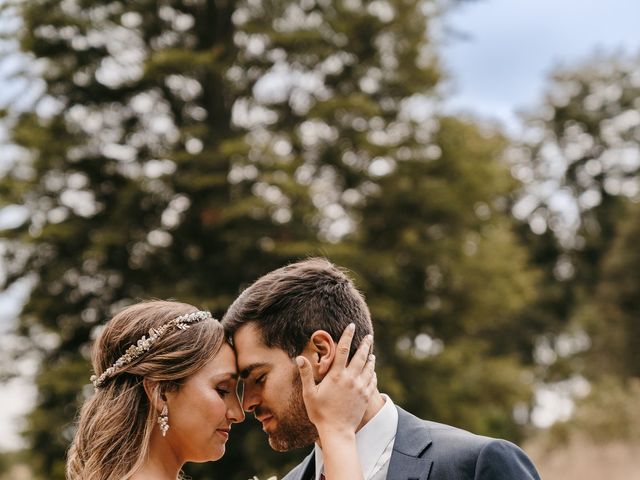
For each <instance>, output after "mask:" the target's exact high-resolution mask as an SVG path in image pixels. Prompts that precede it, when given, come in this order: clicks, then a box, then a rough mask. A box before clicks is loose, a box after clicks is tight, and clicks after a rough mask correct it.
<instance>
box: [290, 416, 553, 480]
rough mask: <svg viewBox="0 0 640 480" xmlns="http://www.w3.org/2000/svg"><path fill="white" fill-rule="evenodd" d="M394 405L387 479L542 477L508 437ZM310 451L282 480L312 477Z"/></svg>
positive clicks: (523, 479) (311, 479)
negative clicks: (493, 435)
mask: <svg viewBox="0 0 640 480" xmlns="http://www.w3.org/2000/svg"><path fill="white" fill-rule="evenodd" d="M396 408H398V431H397V433H396V440H395V443H394V445H393V453H392V454H391V460H390V463H389V471H388V473H387V480H427V479H428V480H540V476H539V475H538V472H537V471H536V468H535V467H534V465H533V463H532V462H531V460H529V457H527V455H526V454H525V453H524V452H523V451H522V450H521V449H520V448H518V447H517V446H516V445H514V444H513V443H511V442H508V441H506V440H499V439H495V438H489V437H483V436H480V435H474V434H473V433H469V432H467V431H464V430H460V429H459V428H455V427H451V426H449V425H443V424H441V423H436V422H429V421H426V420H421V419H419V418H418V417H415V416H414V415H411V414H410V413H408V412H406V411H404V410H403V409H401V408H399V407H396ZM314 475H315V459H314V455H313V452H312V453H311V454H310V455H309V456H307V457H306V458H305V459H304V460H303V461H302V463H300V464H299V465H298V466H297V467H295V468H294V469H293V470H291V472H289V474H288V475H286V476H285V477H284V478H283V479H282V480H314V478H315V477H314Z"/></svg>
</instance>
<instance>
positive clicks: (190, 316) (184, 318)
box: [89, 310, 213, 388]
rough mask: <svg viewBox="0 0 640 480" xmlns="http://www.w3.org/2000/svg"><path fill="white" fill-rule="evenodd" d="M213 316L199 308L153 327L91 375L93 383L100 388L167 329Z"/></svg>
mask: <svg viewBox="0 0 640 480" xmlns="http://www.w3.org/2000/svg"><path fill="white" fill-rule="evenodd" d="M207 318H213V317H211V313H210V312H206V311H204V310H199V311H197V312H191V313H187V314H185V315H181V316H179V317H178V318H174V319H173V320H171V321H169V322H167V323H165V324H164V325H161V326H159V327H157V328H155V327H154V328H151V329H150V330H149V336H148V337H147V336H146V335H143V336H142V338H141V339H140V340H138V341H137V342H136V343H135V344H134V345H131V346H130V347H129V348H127V351H126V352H124V355H122V356H121V357H120V358H118V359H117V360H116V361H115V363H114V364H113V365H111V366H110V367H109V368H107V369H106V370H105V371H104V372H103V373H102V374H101V375H100V376H97V375H91V378H90V379H89V380H91V383H93V386H94V387H95V388H100V387H101V386H102V385H103V384H104V382H105V381H106V380H107V379H108V378H109V377H111V376H112V375H114V374H115V373H116V372H117V371H118V370H119V369H121V368H122V367H124V366H125V365H128V364H129V363H131V362H133V361H134V360H136V359H137V358H138V357H140V356H141V355H142V354H143V353H145V352H147V351H149V349H150V348H151V347H152V346H153V344H154V342H155V341H156V340H157V339H158V338H160V337H161V336H162V335H164V334H165V333H166V332H167V330H169V329H170V328H173V327H175V328H177V329H179V330H186V329H187V328H189V327H190V326H191V324H193V323H197V322H200V321H202V320H206V319H207Z"/></svg>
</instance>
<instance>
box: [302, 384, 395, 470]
mask: <svg viewBox="0 0 640 480" xmlns="http://www.w3.org/2000/svg"><path fill="white" fill-rule="evenodd" d="M382 397H383V398H384V400H385V402H384V405H383V406H382V408H381V409H380V410H379V411H378V413H376V414H375V415H374V417H373V418H372V419H371V420H369V421H368V422H367V423H366V424H365V425H364V426H363V427H362V428H361V429H360V430H358V432H356V449H357V450H358V457H359V458H360V466H361V467H362V474H363V477H364V479H365V480H367V479H369V478H371V476H372V475H373V474H374V473H376V471H377V470H378V469H379V468H380V465H379V463H380V462H379V461H380V457H382V455H383V453H385V450H388V448H387V447H388V446H389V444H390V443H391V442H393V440H394V439H395V438H396V431H397V430H398V410H397V409H396V407H395V405H394V404H393V402H392V401H391V399H390V398H389V396H388V395H385V394H382ZM386 461H388V459H386ZM315 462H316V476H315V479H316V480H319V478H320V473H321V472H322V468H323V466H324V459H323V457H322V449H321V448H320V447H319V446H318V444H317V443H316V445H315Z"/></svg>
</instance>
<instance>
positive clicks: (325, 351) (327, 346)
mask: <svg viewBox="0 0 640 480" xmlns="http://www.w3.org/2000/svg"><path fill="white" fill-rule="evenodd" d="M302 354H303V355H304V356H305V357H307V359H308V360H309V362H310V363H311V368H312V369H313V377H314V378H315V379H316V380H321V379H322V378H323V377H324V376H325V375H326V374H327V372H328V371H329V369H330V368H331V364H332V363H333V359H334V358H335V356H336V342H334V341H333V338H332V337H331V335H330V334H329V333H328V332H326V331H324V330H316V331H315V332H313V334H312V335H311V338H310V339H309V342H308V343H307V346H306V347H305V349H304V350H303V352H302Z"/></svg>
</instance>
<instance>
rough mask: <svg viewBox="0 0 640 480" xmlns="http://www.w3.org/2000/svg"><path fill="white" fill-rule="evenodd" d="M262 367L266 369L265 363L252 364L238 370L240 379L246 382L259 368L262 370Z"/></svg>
mask: <svg viewBox="0 0 640 480" xmlns="http://www.w3.org/2000/svg"><path fill="white" fill-rule="evenodd" d="M264 367H267V364H266V363H252V364H251V365H249V366H248V367H246V368H243V369H242V370H240V378H242V379H243V380H246V379H247V378H249V376H250V375H251V374H253V373H254V372H255V371H256V370H258V369H259V368H264Z"/></svg>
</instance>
